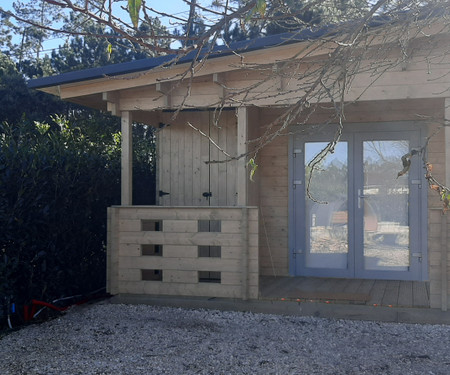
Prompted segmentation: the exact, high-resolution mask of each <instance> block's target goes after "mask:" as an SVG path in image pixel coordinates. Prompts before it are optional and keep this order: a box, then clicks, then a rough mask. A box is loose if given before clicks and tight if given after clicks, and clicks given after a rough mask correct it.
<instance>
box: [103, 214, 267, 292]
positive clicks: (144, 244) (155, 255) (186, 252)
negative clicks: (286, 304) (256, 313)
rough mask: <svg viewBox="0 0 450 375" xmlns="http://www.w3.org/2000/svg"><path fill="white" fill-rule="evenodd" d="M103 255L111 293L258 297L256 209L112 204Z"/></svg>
mask: <svg viewBox="0 0 450 375" xmlns="http://www.w3.org/2000/svg"><path fill="white" fill-rule="evenodd" d="M205 222H214V223H217V222H220V225H219V226H218V228H219V229H214V230H215V232H212V231H211V232H209V231H205V230H204V229H202V227H205V226H204V225H202V224H204V223H205ZM216 228H217V226H216ZM205 248H206V249H205ZM219 248H220V249H219ZM205 250H206V252H205ZM208 250H209V252H208ZM208 254H209V255H208ZM107 259H108V264H107V271H108V272H107V288H108V292H109V293H111V294H147V295H178V296H206V297H226V298H242V299H256V298H258V283H259V280H258V279H259V272H258V209H257V208H247V207H240V208H232V207H226V208H208V207H144V206H136V207H132V206H130V207H111V208H109V209H108V258H107Z"/></svg>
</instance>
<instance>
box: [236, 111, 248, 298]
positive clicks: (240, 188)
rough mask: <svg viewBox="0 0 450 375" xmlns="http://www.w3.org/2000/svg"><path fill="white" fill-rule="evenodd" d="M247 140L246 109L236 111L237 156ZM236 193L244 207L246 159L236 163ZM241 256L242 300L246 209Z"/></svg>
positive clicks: (245, 280)
mask: <svg viewBox="0 0 450 375" xmlns="http://www.w3.org/2000/svg"><path fill="white" fill-rule="evenodd" d="M247 140H248V110H247V108H246V107H239V108H238V109H237V154H238V155H242V154H245V153H246V152H247ZM236 168H237V176H236V191H237V205H238V206H242V207H245V206H247V204H248V201H247V183H248V176H247V158H246V157H242V158H240V159H239V160H238V161H237V165H236ZM241 228H242V234H243V238H242V242H243V243H242V256H241V278H242V299H243V300H247V299H248V277H249V272H248V256H249V251H248V211H247V208H244V209H243V212H242V223H241Z"/></svg>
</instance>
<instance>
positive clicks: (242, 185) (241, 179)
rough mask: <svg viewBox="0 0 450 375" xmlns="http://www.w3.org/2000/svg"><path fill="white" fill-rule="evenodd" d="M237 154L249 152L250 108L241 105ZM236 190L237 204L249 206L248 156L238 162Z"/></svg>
mask: <svg viewBox="0 0 450 375" xmlns="http://www.w3.org/2000/svg"><path fill="white" fill-rule="evenodd" d="M237 138H238V139H237V154H238V155H243V154H245V153H247V140H248V139H247V138H248V109H247V107H239V108H238V109H237ZM236 167H237V176H236V185H237V186H236V191H237V205H238V206H247V184H248V176H247V158H246V157H241V158H240V159H239V160H238V161H237V164H236Z"/></svg>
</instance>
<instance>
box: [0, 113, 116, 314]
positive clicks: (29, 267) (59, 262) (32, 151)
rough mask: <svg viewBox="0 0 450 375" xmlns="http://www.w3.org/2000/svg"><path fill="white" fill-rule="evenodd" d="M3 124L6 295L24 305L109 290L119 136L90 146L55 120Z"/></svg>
mask: <svg viewBox="0 0 450 375" xmlns="http://www.w3.org/2000/svg"><path fill="white" fill-rule="evenodd" d="M55 122H56V123H57V125H59V129H51V127H50V126H49V125H46V124H35V125H29V124H26V123H23V124H20V125H16V126H12V125H9V124H7V123H3V124H1V125H0V228H1V235H0V255H1V258H0V295H2V296H5V297H12V300H13V302H15V303H16V304H17V305H18V306H20V305H23V304H27V303H29V302H30V300H31V299H40V300H44V301H52V300H53V299H56V298H60V297H62V296H70V295H74V294H79V293H81V294H82V293H87V292H89V291H92V290H95V289H97V288H101V287H103V286H104V285H105V249H106V243H105V241H106V240H105V239H106V207H108V206H110V205H112V204H118V203H119V201H120V147H119V142H120V135H118V134H116V135H112V138H111V139H112V141H110V142H107V143H99V142H95V143H94V142H92V141H90V140H89V138H88V137H86V136H85V135H84V134H83V132H82V131H81V129H79V128H73V127H71V126H70V125H69V124H68V122H67V121H65V120H64V119H62V118H56V119H55Z"/></svg>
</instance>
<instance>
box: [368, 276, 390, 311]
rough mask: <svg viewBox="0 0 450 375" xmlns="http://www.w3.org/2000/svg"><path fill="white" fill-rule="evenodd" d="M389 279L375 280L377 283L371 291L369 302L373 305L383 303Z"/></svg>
mask: <svg viewBox="0 0 450 375" xmlns="http://www.w3.org/2000/svg"><path fill="white" fill-rule="evenodd" d="M386 285H387V281H386V280H375V283H374V285H373V287H372V289H371V291H370V300H369V304H371V305H381V302H382V300H383V297H384V292H385V290H386Z"/></svg>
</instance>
